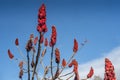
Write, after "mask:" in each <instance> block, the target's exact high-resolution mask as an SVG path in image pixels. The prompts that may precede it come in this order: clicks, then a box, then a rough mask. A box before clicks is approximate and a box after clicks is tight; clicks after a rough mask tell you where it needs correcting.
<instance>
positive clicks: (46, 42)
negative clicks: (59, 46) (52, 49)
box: [44, 38, 48, 46]
mask: <svg viewBox="0 0 120 80" xmlns="http://www.w3.org/2000/svg"><path fill="white" fill-rule="evenodd" d="M44 45H45V46H48V39H47V38H45V43H44Z"/></svg>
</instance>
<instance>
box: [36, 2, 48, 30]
mask: <svg viewBox="0 0 120 80" xmlns="http://www.w3.org/2000/svg"><path fill="white" fill-rule="evenodd" d="M37 31H38V32H47V26H46V7H45V5H44V4H42V6H41V7H40V9H39V12H38V26H37Z"/></svg>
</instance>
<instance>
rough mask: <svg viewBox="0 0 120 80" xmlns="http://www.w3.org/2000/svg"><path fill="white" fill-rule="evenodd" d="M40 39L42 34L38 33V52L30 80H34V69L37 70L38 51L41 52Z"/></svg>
mask: <svg viewBox="0 0 120 80" xmlns="http://www.w3.org/2000/svg"><path fill="white" fill-rule="evenodd" d="M41 37H42V33H40V38H39V41H38V52H37V56H36V61H35V66H34V69H33V74H32V80H34V75H35V71H36V68H37V64H38V61H39V56H40V51H41V45H40V40H41Z"/></svg>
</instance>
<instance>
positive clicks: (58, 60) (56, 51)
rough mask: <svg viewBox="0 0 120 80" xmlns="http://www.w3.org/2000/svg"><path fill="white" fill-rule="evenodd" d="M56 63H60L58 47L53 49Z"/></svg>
mask: <svg viewBox="0 0 120 80" xmlns="http://www.w3.org/2000/svg"><path fill="white" fill-rule="evenodd" d="M55 57H56V63H60V51H59V49H58V48H56V49H55Z"/></svg>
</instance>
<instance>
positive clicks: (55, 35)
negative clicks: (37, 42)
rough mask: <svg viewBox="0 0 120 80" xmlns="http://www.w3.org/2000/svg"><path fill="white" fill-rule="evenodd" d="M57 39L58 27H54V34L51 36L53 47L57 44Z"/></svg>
mask: <svg viewBox="0 0 120 80" xmlns="http://www.w3.org/2000/svg"><path fill="white" fill-rule="evenodd" d="M56 39H57V32H56V27H55V26H52V34H51V41H50V46H51V47H52V46H54V45H55V44H56Z"/></svg>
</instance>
